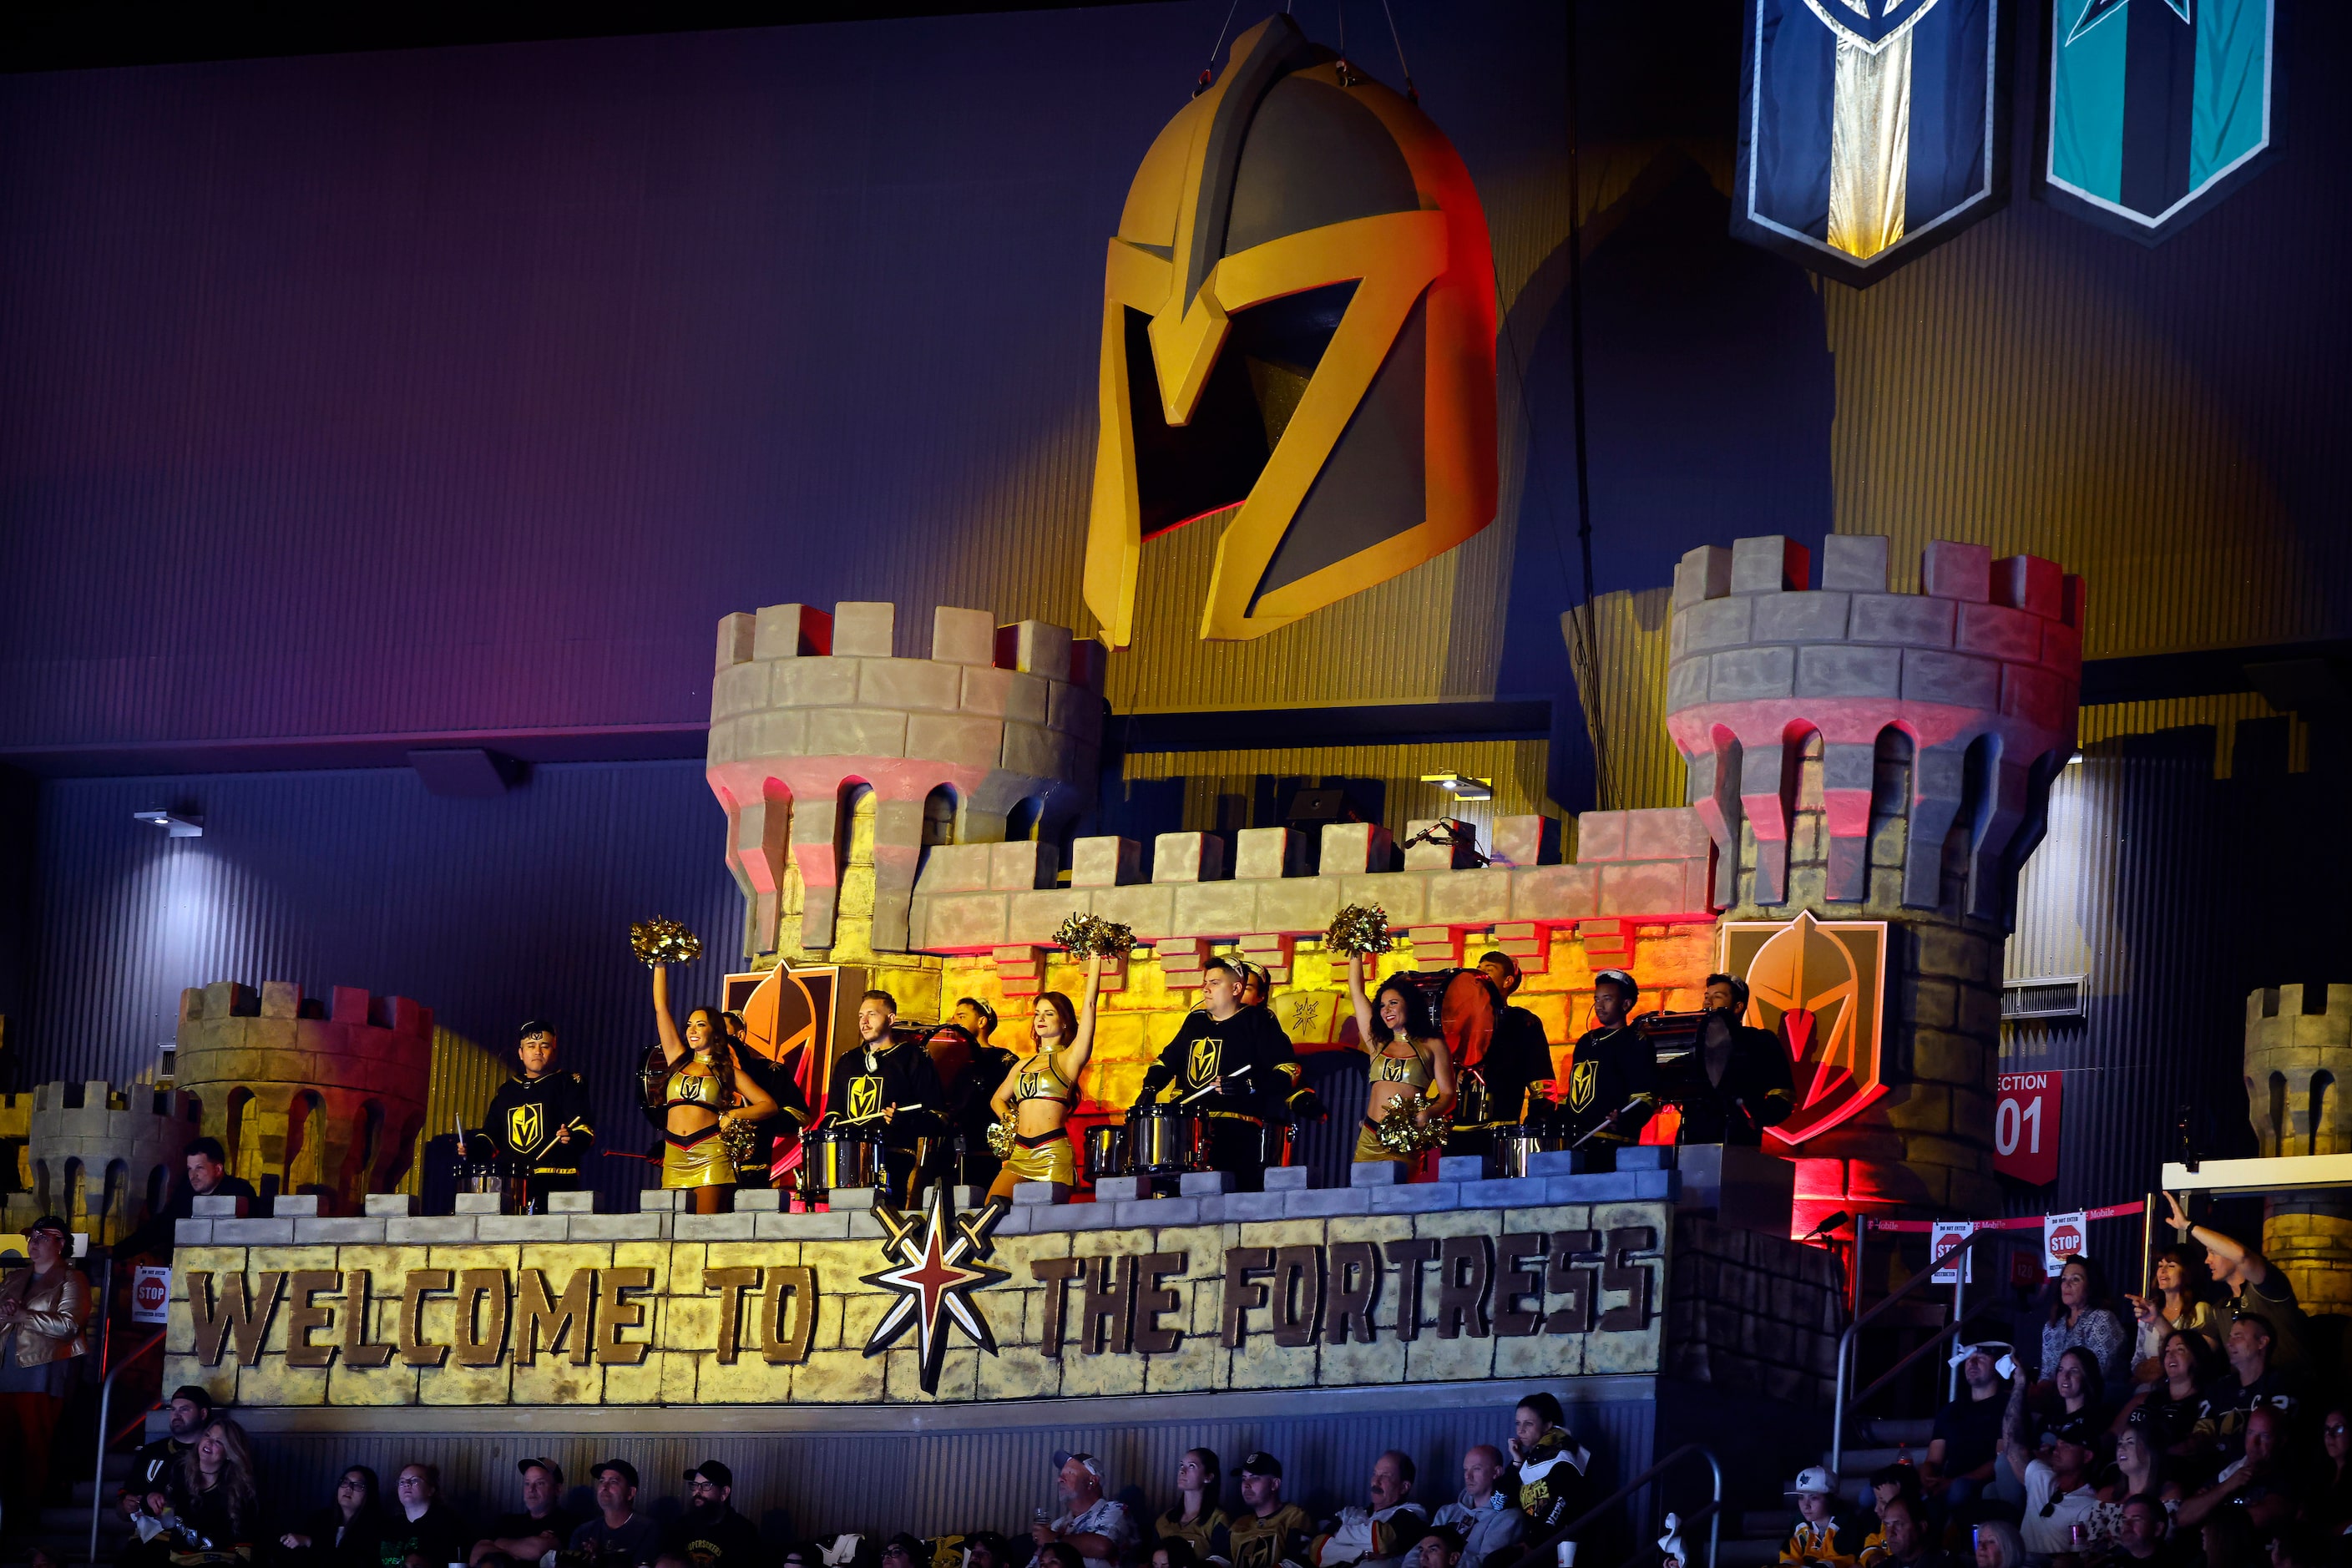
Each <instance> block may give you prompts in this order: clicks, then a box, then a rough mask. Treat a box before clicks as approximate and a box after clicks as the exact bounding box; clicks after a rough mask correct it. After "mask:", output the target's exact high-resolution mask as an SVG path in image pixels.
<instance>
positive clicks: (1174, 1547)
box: [1151, 1535, 1202, 1568]
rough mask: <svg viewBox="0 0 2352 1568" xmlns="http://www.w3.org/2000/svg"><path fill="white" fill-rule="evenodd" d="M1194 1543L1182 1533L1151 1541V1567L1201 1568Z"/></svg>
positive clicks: (1200, 1561) (1200, 1560)
mask: <svg viewBox="0 0 2352 1568" xmlns="http://www.w3.org/2000/svg"><path fill="white" fill-rule="evenodd" d="M1201 1563H1202V1559H1201V1558H1200V1557H1199V1556H1198V1555H1197V1554H1195V1553H1194V1552H1193V1551H1192V1542H1190V1541H1187V1540H1186V1539H1184V1537H1182V1536H1181V1535H1163V1536H1161V1537H1160V1539H1159V1540H1157V1541H1155V1542H1152V1543H1151V1568H1201Z"/></svg>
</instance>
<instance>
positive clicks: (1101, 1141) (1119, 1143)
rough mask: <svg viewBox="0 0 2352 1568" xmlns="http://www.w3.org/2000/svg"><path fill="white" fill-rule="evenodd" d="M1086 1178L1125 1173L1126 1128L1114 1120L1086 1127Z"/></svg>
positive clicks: (1091, 1181) (1090, 1179)
mask: <svg viewBox="0 0 2352 1568" xmlns="http://www.w3.org/2000/svg"><path fill="white" fill-rule="evenodd" d="M1086 1155H1087V1182H1089V1183H1094V1182H1099V1181H1101V1180H1102V1179H1103V1178H1104V1177H1105V1176H1124V1175H1125V1174H1127V1129H1126V1128H1124V1127H1122V1126H1120V1125H1119V1124H1118V1122H1115V1121H1106V1122H1104V1123H1103V1124H1102V1125H1101V1126H1099V1127H1089V1128H1087V1141H1086Z"/></svg>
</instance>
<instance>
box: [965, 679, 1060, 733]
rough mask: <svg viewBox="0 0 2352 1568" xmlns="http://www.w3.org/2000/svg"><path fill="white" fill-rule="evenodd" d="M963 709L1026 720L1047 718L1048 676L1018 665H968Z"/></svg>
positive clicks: (1030, 721) (998, 716) (1040, 720)
mask: <svg viewBox="0 0 2352 1568" xmlns="http://www.w3.org/2000/svg"><path fill="white" fill-rule="evenodd" d="M963 710H964V711H965V712H967V713H977V714H982V715H984V716H985V717H988V718H991V719H1017V720H1019V721H1021V722H1022V723H1024V724H1043V723H1044V722H1045V678H1044V677H1043V676H1038V675H1024V674H1022V673H1021V672H1020V671H1019V670H1017V669H985V668H982V667H981V666H979V665H976V664H975V665H970V666H967V667H966V668H965V669H964V672H963Z"/></svg>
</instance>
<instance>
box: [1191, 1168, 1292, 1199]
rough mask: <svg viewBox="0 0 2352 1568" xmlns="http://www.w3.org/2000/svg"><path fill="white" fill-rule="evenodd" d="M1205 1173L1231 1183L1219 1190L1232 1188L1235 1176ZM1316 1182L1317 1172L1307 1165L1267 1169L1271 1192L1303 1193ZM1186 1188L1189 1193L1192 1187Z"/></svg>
mask: <svg viewBox="0 0 2352 1568" xmlns="http://www.w3.org/2000/svg"><path fill="white" fill-rule="evenodd" d="M1205 1174H1209V1175H1214V1176H1217V1177H1220V1178H1222V1179H1223V1180H1224V1181H1225V1182H1226V1183H1227V1184H1228V1186H1224V1187H1220V1188H1218V1189H1217V1190H1218V1191H1219V1192H1225V1191H1229V1190H1230V1184H1231V1182H1232V1180H1233V1178H1232V1177H1230V1176H1227V1175H1225V1173H1223V1171H1212V1172H1207V1173H1205ZM1184 1179H1185V1180H1186V1181H1188V1182H1189V1181H1191V1180H1192V1178H1191V1177H1190V1176H1187V1177H1186V1178H1184ZM1314 1184H1315V1173H1314V1172H1313V1171H1312V1170H1310V1169H1308V1168H1307V1166H1305V1165H1270V1166H1268V1167H1267V1168H1266V1171H1265V1190H1266V1191H1267V1192H1269V1193H1303V1192H1305V1191H1306V1190H1307V1188H1309V1187H1311V1186H1313V1185H1314ZM1184 1190H1185V1191H1186V1192H1188V1193H1189V1192H1191V1191H1192V1188H1190V1187H1189V1186H1188V1187H1186V1188H1185V1189H1184Z"/></svg>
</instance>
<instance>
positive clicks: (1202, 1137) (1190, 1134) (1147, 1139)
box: [1127, 1105, 1208, 1176]
mask: <svg viewBox="0 0 2352 1568" xmlns="http://www.w3.org/2000/svg"><path fill="white" fill-rule="evenodd" d="M1207 1155H1208V1125H1207V1121H1206V1119H1205V1118H1202V1117H1200V1116H1195V1115H1193V1114H1192V1113H1191V1112H1190V1111H1185V1110H1178V1109H1177V1108H1176V1107H1175V1106H1173V1105H1139V1106H1138V1107H1136V1108H1135V1109H1134V1110H1131V1111H1129V1112H1128V1116H1127V1171H1128V1174H1129V1175H1131V1176H1178V1175H1181V1174H1183V1173H1185V1172H1186V1171H1198V1170H1201V1169H1203V1168H1204V1165H1203V1162H1204V1161H1205V1160H1206V1158H1207Z"/></svg>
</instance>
